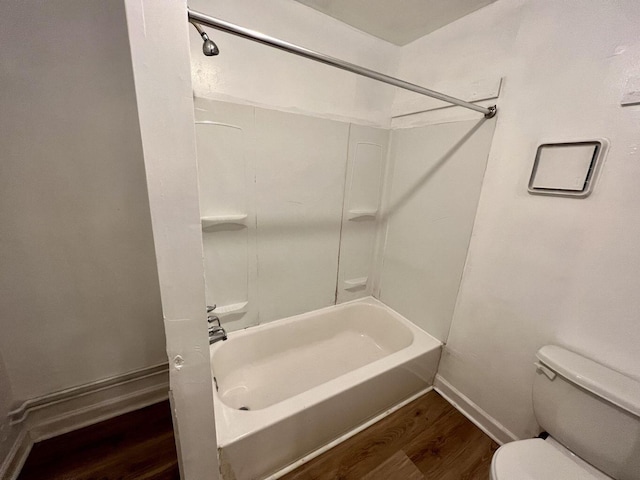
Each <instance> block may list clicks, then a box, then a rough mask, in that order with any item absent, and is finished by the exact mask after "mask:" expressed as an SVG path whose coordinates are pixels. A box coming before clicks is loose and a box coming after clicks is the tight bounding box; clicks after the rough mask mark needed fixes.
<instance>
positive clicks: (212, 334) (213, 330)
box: [209, 325, 227, 345]
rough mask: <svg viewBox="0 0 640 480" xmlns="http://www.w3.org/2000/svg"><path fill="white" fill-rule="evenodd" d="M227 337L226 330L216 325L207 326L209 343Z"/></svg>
mask: <svg viewBox="0 0 640 480" xmlns="http://www.w3.org/2000/svg"><path fill="white" fill-rule="evenodd" d="M226 339H227V332H226V331H225V329H224V328H222V327H219V326H217V325H214V326H211V327H209V345H212V344H214V343H216V342H219V341H220V340H226Z"/></svg>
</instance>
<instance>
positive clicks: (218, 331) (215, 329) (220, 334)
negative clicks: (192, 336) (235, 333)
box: [207, 305, 227, 345]
mask: <svg viewBox="0 0 640 480" xmlns="http://www.w3.org/2000/svg"><path fill="white" fill-rule="evenodd" d="M215 309H216V305H213V306H209V305H207V313H208V314H211V312H213V311H214V310H215ZM207 322H208V323H209V345H211V344H213V343H216V342H218V341H220V340H226V339H227V332H226V331H225V329H224V328H222V325H220V319H219V318H218V316H217V315H208V316H207ZM216 323H217V324H218V325H215V324H216Z"/></svg>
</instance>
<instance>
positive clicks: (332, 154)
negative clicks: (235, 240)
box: [255, 108, 349, 322]
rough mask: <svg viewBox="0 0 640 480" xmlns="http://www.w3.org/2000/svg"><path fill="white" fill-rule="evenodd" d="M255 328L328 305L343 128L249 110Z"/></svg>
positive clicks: (334, 272)
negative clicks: (257, 313)
mask: <svg viewBox="0 0 640 480" xmlns="http://www.w3.org/2000/svg"><path fill="white" fill-rule="evenodd" d="M255 122H256V145H255V146H256V160H257V162H256V174H257V177H256V182H257V183H256V186H257V198H258V271H259V275H258V285H259V290H260V321H261V322H266V321H271V320H276V319H279V318H283V317H287V316H290V315H295V314H298V313H302V312H306V311H309V310H314V309H317V308H321V307H326V306H329V305H333V304H334V303H335V296H336V278H337V271H338V250H339V246H340V224H341V219H342V204H343V191H344V179H345V169H346V156H347V145H348V136H349V124H347V123H343V122H337V121H333V120H325V119H320V118H315V117H310V116H304V115H295V114H291V113H284V112H278V111H274V110H264V109H259V108H256V110H255Z"/></svg>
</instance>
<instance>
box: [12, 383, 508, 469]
mask: <svg viewBox="0 0 640 480" xmlns="http://www.w3.org/2000/svg"><path fill="white" fill-rule="evenodd" d="M497 447H498V446H497V445H496V444H495V443H494V442H493V441H491V439H489V437H487V436H486V435H485V434H484V433H482V431H480V430H479V429H478V428H477V427H476V426H475V425H473V424H472V423H471V422H470V421H469V420H467V419H466V418H465V417H464V416H463V415H462V414H461V413H460V412H458V411H457V410H456V409H455V408H453V407H452V406H451V405H450V404H449V403H448V402H447V401H446V400H444V399H443V398H442V397H440V395H438V394H437V393H436V392H433V391H432V392H429V393H427V394H426V395H424V396H423V397H421V398H419V399H417V400H415V401H414V402H412V403H410V404H409V405H407V406H405V407H403V408H402V409H400V410H398V411H397V412H395V413H393V414H392V415H390V416H388V417H387V418H385V419H383V420H381V421H380V422H378V423H376V424H375V425H372V426H371V427H369V428H368V429H366V430H364V431H363V432H361V433H359V434H358V435H356V436H354V437H352V438H350V439H349V440H347V441H346V442H344V443H342V444H340V445H338V446H336V447H334V448H333V449H331V450H330V451H328V452H326V453H324V454H323V455H321V456H319V457H317V458H315V459H314V460H312V461H310V462H309V463H307V464H305V465H303V466H301V467H300V468H298V469H297V470H294V471H293V472H291V473H289V474H287V475H285V476H284V477H283V480H430V479H439V480H487V479H488V478H489V466H490V463H491V457H492V455H493V452H494V451H495V449H496V448H497ZM178 478H179V474H178V464H177V459H176V450H175V444H174V438H173V428H172V425H171V412H170V410H169V403H168V402H163V403H159V404H156V405H152V406H150V407H147V408H144V409H142V410H138V411H136V412H132V413H129V414H126V415H122V416H120V417H117V418H113V419H111V420H107V421H105V422H102V423H98V424H96V425H92V426H90V427H86V428H83V429H81V430H77V431H75V432H71V433H68V434H66V435H62V436H59V437H55V438H52V439H50V440H45V441H43V442H40V443H37V444H35V445H34V447H33V449H32V451H31V454H30V455H29V458H28V459H27V462H26V464H25V466H24V468H23V470H22V472H21V474H20V477H19V479H18V480H129V479H139V480H174V479H178ZM198 480H199V479H198Z"/></svg>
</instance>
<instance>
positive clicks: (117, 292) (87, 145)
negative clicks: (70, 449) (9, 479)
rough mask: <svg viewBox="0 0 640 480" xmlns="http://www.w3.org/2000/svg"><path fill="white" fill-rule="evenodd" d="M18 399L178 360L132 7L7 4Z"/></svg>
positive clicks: (9, 340)
mask: <svg viewBox="0 0 640 480" xmlns="http://www.w3.org/2000/svg"><path fill="white" fill-rule="evenodd" d="M0 43H1V44H2V45H3V48H2V49H0V70H1V73H0V77H2V88H1V89H0V111H1V112H2V114H1V115H0V152H1V153H0V156H1V161H0V223H1V224H2V229H1V233H0V258H1V259H2V260H1V263H2V271H1V273H0V291H1V292H2V301H0V331H1V332H2V334H0V351H1V352H2V356H3V357H4V362H5V365H6V376H7V377H8V380H9V382H10V384H11V390H9V387H8V386H7V385H6V383H5V382H4V381H2V385H1V386H0V388H1V389H2V391H3V395H6V394H7V392H9V391H12V395H11V396H12V398H11V402H16V403H17V402H20V401H23V400H25V399H28V398H33V397H37V396H40V395H45V394H48V393H51V392H53V391H57V390H60V389H64V388H67V387H72V386H75V385H79V384H84V383H87V382H92V381H95V380H99V379H102V378H105V377H110V376H113V375H117V374H120V373H123V372H129V371H132V370H135V369H139V368H143V367H147V366H151V365H156V364H160V363H163V362H166V359H167V357H166V352H165V338H164V329H163V325H162V311H161V308H160V298H159V292H158V278H157V273H156V262H155V256H154V246H153V239H152V234H151V221H150V217H149V202H148V198H147V190H146V179H145V172H144V165H143V157H142V148H141V143H140V134H139V128H138V118H137V110H136V99H135V93H134V85H133V77H132V69H131V56H130V52H129V44H128V35H127V24H126V19H125V12H124V6H123V3H122V2H102V1H98V0H92V1H85V0H65V1H55V2H40V1H31V0H23V1H20V2H18V1H15V2H13V1H10V2H2V3H1V4H0Z"/></svg>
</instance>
